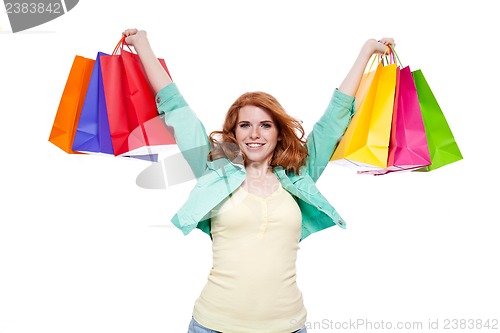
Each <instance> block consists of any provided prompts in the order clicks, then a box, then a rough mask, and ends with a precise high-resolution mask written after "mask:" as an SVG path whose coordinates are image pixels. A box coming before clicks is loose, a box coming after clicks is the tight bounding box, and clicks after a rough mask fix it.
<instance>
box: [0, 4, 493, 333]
mask: <svg viewBox="0 0 500 333" xmlns="http://www.w3.org/2000/svg"><path fill="white" fill-rule="evenodd" d="M494 3H495V1H484V0H480V1H474V2H471V1H467V2H465V1H454V2H449V1H428V0H418V1H397V2H394V1H392V2H390V1H342V2H341V1H326V0H325V1H307V2H305V1H263V0H257V1H256V0H253V1H229V0H226V1H221V0H212V1H185V0H183V1H180V0H174V1H153V0H143V1H130V0H121V1H106V2H105V1H97V0H82V1H80V3H79V4H78V5H77V6H76V7H75V8H74V9H73V10H71V11H70V12H68V13H67V14H66V15H64V16H62V17H60V18H58V19H55V20H53V21H51V22H48V23H46V24H44V25H41V26H38V27H35V28H32V29H30V30H29V31H26V32H23V33H16V34H13V33H11V32H10V31H9V29H10V28H9V23H8V19H7V17H6V15H5V14H4V13H2V14H1V15H0V29H1V31H0V70H1V72H0V117H1V121H0V138H1V151H2V154H1V170H2V172H1V175H2V176H1V183H0V191H1V194H2V196H1V199H0V200H1V202H2V203H1V209H0V214H1V215H0V219H1V220H0V333H35V332H50V333H68V332H71V333H80V332H81V333H83V332H85V333H88V332H92V333H101V332H102V333H110V332H121V333H125V332H149V333H155V332H175V333H177V332H185V331H186V330H187V325H188V322H189V320H190V315H191V311H192V307H193V304H194V301H195V299H196V298H197V296H198V295H199V292H200V291H201V289H202V287H203V285H204V283H205V281H206V277H207V273H208V270H209V268H210V266H211V247H210V246H211V243H210V240H209V237H207V236H206V235H205V234H203V233H202V232H201V231H199V230H195V231H193V232H192V233H191V234H189V235H188V236H186V237H185V236H183V235H182V233H181V232H180V231H179V230H177V229H176V228H173V227H172V226H171V224H170V218H171V217H172V216H173V214H174V213H175V211H176V210H177V209H178V208H179V207H180V205H181V204H182V203H183V201H184V200H185V198H186V197H187V195H188V193H189V190H190V188H191V186H192V185H193V182H188V183H186V184H182V185H177V186H173V187H170V188H168V189H166V190H145V189H141V188H139V187H138V186H137V185H136V184H135V178H136V176H137V175H138V174H139V173H140V172H141V171H142V170H143V169H145V168H146V167H147V166H148V165H149V163H148V162H144V161H136V160H128V159H119V158H111V157H101V156H76V155H68V154H66V153H64V152H63V151H62V150H60V149H59V148H57V147H56V146H54V145H52V144H51V143H49V142H48V137H49V133H50V130H51V127H52V122H53V120H54V117H55V113H56V110H57V107H58V103H59V99H60V97H61V93H62V91H63V88H64V85H65V83H66V79H67V75H68V73H69V69H70V67H71V64H72V62H73V58H74V56H75V55H82V56H86V57H89V58H92V57H95V55H96V54H97V52H98V51H103V52H107V53H110V52H112V50H113V48H114V46H115V44H116V43H117V42H118V40H119V39H120V33H121V31H122V30H124V29H125V28H128V27H138V28H141V29H145V30H147V31H148V34H149V37H150V41H151V43H152V45H153V47H154V49H155V51H156V53H157V56H158V57H162V58H164V59H165V60H166V62H167V64H168V66H169V68H170V71H171V74H172V76H173V78H174V80H175V81H176V82H177V84H178V86H179V87H180V89H181V91H182V93H183V94H184V96H185V98H186V99H187V100H188V102H189V103H190V104H191V106H192V107H193V109H194V110H195V111H196V112H197V114H198V115H199V117H200V118H201V120H202V121H203V122H204V123H205V126H206V128H207V130H208V131H211V130H215V129H218V128H219V127H220V125H221V124H222V120H223V117H224V114H225V111H226V110H227V108H228V107H229V105H230V104H231V103H232V102H233V101H234V99H236V97H238V96H239V95H240V94H241V93H243V92H245V91H251V90H263V91H266V92H269V93H271V94H273V95H274V96H275V97H277V98H278V100H279V101H280V102H281V103H282V105H283V106H284V107H285V109H287V111H288V112H289V113H290V114H292V115H293V116H295V117H297V118H299V119H302V120H303V121H304V127H305V129H306V130H307V131H309V130H310V129H311V127H312V125H313V124H314V121H315V120H316V119H318V117H319V116H320V115H321V113H322V112H323V110H324V108H325V107H326V105H327V103H328V101H329V98H330V95H331V93H332V91H333V89H334V88H335V87H337V86H338V85H339V84H340V82H341V80H342V79H343V77H344V75H345V74H346V73H347V71H348V69H349V68H350V66H351V64H352V62H353V60H354V59H355V57H356V56H357V53H358V51H359V49H360V47H361V45H362V44H363V42H364V41H365V40H366V39H367V38H372V37H373V38H376V39H378V38H381V37H385V36H391V37H394V38H395V39H396V43H397V48H396V50H397V51H398V54H399V56H400V58H401V60H402V62H403V64H405V65H410V66H411V68H412V69H418V68H420V69H422V70H423V72H424V74H425V75H426V78H427V80H428V82H429V84H430V86H431V88H432V89H433V91H434V94H435V95H436V98H437V100H438V102H439V104H440V105H441V108H442V109H443V111H444V113H445V115H446V118H447V120H448V122H449V124H450V127H451V129H452V131H453V133H454V135H455V138H456V140H457V142H458V144H459V147H460V149H461V151H462V153H463V155H464V160H462V161H459V162H456V163H454V164H451V165H448V166H445V167H443V168H441V169H438V170H435V171H433V172H430V173H405V174H392V175H386V176H382V177H371V176H360V175H356V173H355V172H354V171H353V170H351V169H347V168H345V167H341V166H336V165H329V167H328V168H327V170H326V171H325V173H324V176H323V177H322V178H321V179H320V181H319V183H318V186H319V187H320V189H321V190H322V192H323V193H324V194H325V196H326V197H327V198H328V199H329V200H330V201H331V202H332V204H333V205H334V206H335V207H336V209H337V210H338V211H339V213H340V214H341V215H342V216H343V217H344V218H345V219H346V221H347V223H348V228H347V229H346V230H342V229H340V228H338V227H333V228H330V229H327V230H325V231H322V232H320V233H317V234H314V235H312V236H310V237H309V238H307V239H306V240H305V241H304V242H302V243H301V249H300V251H299V259H298V283H299V286H300V288H301V290H302V292H303V294H304V299H305V303H306V307H307V309H308V312H309V315H308V320H309V325H310V326H311V327H312V326H315V327H316V328H314V329H313V328H311V329H310V330H309V331H310V332H332V331H333V330H334V329H333V328H334V327H333V326H332V325H326V324H325V323H326V322H327V321H328V322H329V321H333V322H348V321H350V320H351V321H356V320H358V319H359V320H361V319H363V320H368V321H370V322H372V323H373V324H374V325H377V324H378V325H380V324H381V322H382V321H384V322H385V323H387V322H391V323H393V324H394V325H395V323H396V322H407V321H409V322H422V323H423V328H424V330H422V331H426V330H427V325H428V321H429V320H433V321H435V320H439V325H440V326H441V327H442V325H444V322H445V320H447V319H482V320H483V321H485V320H486V319H490V320H491V319H496V320H497V321H498V320H499V319H500V312H499V309H500V304H499V303H500V302H499V299H500V297H499V296H500V293H499V287H498V280H499V278H500V276H499V273H498V272H499V270H498V253H499V252H500V251H499V250H500V245H499V231H500V227H499V224H500V218H499V216H498V204H499V195H498V186H499V185H500V182H499V176H498V170H497V167H498V165H499V162H500V161H499V158H498V144H499V140H498V120H499V117H498V112H499V109H498V105H497V102H495V101H498V91H499V89H498V88H500V87H499V86H498V77H500V73H499V69H498V61H497V59H498V46H497V43H498V31H500V24H499V23H498V22H499V21H498V17H497V15H496V14H495V13H497V11H496V9H494V7H493V5H494ZM320 323H322V325H320ZM359 328H360V329H361V328H364V327H359ZM498 328H500V324H497V329H498ZM343 331H346V332H347V331H348V330H343ZM477 331H479V330H477Z"/></svg>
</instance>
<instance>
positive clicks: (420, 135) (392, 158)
mask: <svg viewBox="0 0 500 333" xmlns="http://www.w3.org/2000/svg"><path fill="white" fill-rule="evenodd" d="M430 164H431V159H430V154H429V147H428V142H427V134H426V131H425V126H424V121H423V118H422V112H421V110H420V103H419V99H418V94H417V89H416V87H415V82H414V81H413V75H412V72H411V70H410V67H409V66H406V67H404V68H401V66H400V67H398V74H397V84H396V94H395V99H394V110H393V115H392V127H391V139H390V143H389V154H388V158H387V168H384V169H380V170H367V171H360V173H368V174H374V175H382V174H386V173H389V172H395V171H409V170H414V169H419V168H422V167H425V166H428V165H430Z"/></svg>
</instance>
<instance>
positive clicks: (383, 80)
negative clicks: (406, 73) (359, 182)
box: [331, 62, 397, 170]
mask: <svg viewBox="0 0 500 333" xmlns="http://www.w3.org/2000/svg"><path fill="white" fill-rule="evenodd" d="M370 67H371V65H370ZM396 69H397V66H396V64H388V65H385V66H384V65H383V64H382V63H380V62H379V64H378V65H377V68H376V70H375V71H374V73H371V71H370V70H368V72H367V73H366V74H364V77H363V79H364V80H371V83H370V84H369V88H368V91H367V92H366V95H365V96H364V100H363V101H362V102H361V104H360V107H359V109H358V110H357V111H356V113H355V114H354V116H353V118H352V119H351V122H350V124H349V126H348V127H347V129H346V132H345V133H344V136H343V137H342V139H341V140H340V142H339V144H338V146H337V148H336V150H335V151H334V153H333V155H332V157H331V161H333V162H334V163H336V164H340V165H345V166H351V167H355V168H356V169H358V170H370V169H380V168H385V167H387V157H388V152H389V139H390V132H391V122H392V113H393V106H394V94H395V88H396ZM371 75H373V78H370V76H371ZM363 79H362V81H361V83H363ZM362 86H363V85H362V84H360V87H362ZM358 91H359V89H358ZM357 94H359V93H358V92H357Z"/></svg>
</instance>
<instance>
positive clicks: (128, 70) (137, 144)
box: [100, 38, 175, 156]
mask: <svg viewBox="0 0 500 333" xmlns="http://www.w3.org/2000/svg"><path fill="white" fill-rule="evenodd" d="M124 46H127V47H128V45H126V43H125V40H124V38H123V39H122V40H121V41H120V42H119V43H118V44H117V47H116V48H115V50H114V51H113V54H111V55H109V56H104V55H101V57H100V61H101V71H102V79H103V86H104V95H105V98H106V108H107V113H108V121H109V129H110V134H111V142H112V145H113V151H114V154H115V156H133V155H149V154H154V153H158V152H161V151H164V150H165V149H166V148H168V146H174V145H175V139H174V137H173V135H172V133H170V131H169V130H168V128H167V126H166V124H165V122H164V121H163V120H162V119H161V118H160V117H159V116H158V112H157V107H156V102H155V95H154V92H153V90H152V89H151V87H150V85H149V82H148V80H147V78H146V74H145V72H144V68H143V67H142V64H141V62H140V59H139V57H138V55H137V54H135V53H133V51H132V50H131V49H130V47H128V49H129V51H127V50H125V49H124ZM158 60H159V61H160V63H161V65H162V67H163V69H164V70H165V71H166V72H167V74H168V75H170V74H169V72H168V69H167V66H166V64H165V61H164V60H163V59H158Z"/></svg>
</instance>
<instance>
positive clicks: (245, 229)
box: [193, 187, 306, 333]
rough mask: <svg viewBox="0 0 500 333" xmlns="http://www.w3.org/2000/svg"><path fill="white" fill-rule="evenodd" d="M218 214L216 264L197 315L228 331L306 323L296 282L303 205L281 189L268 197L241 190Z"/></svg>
mask: <svg viewBox="0 0 500 333" xmlns="http://www.w3.org/2000/svg"><path fill="white" fill-rule="evenodd" d="M214 213H215V214H213V215H212V216H214V217H212V221H211V223H212V225H211V232H212V238H213V244H212V251H213V267H212V269H211V271H210V274H209V276H208V281H207V284H206V285H205V288H204V289H203V291H202V292H201V295H200V297H199V298H198V299H197V301H196V303H195V306H194V311H193V317H194V319H195V320H196V321H198V322H199V323H200V324H201V325H203V326H205V327H208V328H210V329H212V330H216V331H221V332H224V333H249V332H252V333H261V332H262V333H264V332H266V333H290V332H293V331H295V330H297V329H300V328H301V327H303V326H304V324H305V322H306V309H305V307H304V303H303V299H302V293H301V292H300V290H299V288H298V287H297V283H296V260H297V250H298V249H299V240H300V236H301V226H302V221H301V213H300V208H299V206H298V205H297V203H296V202H295V200H294V199H293V197H292V196H291V195H290V193H288V192H287V191H286V190H284V189H283V188H282V187H279V189H278V190H277V191H275V192H274V193H272V194H271V195H269V196H268V197H265V198H264V197H260V196H257V195H254V194H251V193H249V192H247V191H246V190H245V189H244V188H243V187H240V188H238V189H237V190H236V191H235V192H234V193H233V194H232V196H230V197H229V198H228V199H226V200H225V201H224V202H223V204H222V205H220V206H219V207H218V209H217V211H216V212H214Z"/></svg>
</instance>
